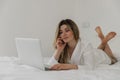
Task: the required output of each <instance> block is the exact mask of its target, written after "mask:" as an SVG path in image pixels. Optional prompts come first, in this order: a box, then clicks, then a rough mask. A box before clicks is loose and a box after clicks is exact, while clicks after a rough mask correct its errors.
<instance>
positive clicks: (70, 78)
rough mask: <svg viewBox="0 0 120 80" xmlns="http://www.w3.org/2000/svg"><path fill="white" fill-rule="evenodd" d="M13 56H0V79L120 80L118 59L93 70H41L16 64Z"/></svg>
mask: <svg viewBox="0 0 120 80" xmlns="http://www.w3.org/2000/svg"><path fill="white" fill-rule="evenodd" d="M16 59H17V58H14V57H1V58H0V80H120V61H119V62H117V63H116V64H114V65H100V66H96V69H95V70H83V69H81V70H62V71H42V70H40V69H37V68H34V67H31V66H28V65H19V64H16V62H15V61H16Z"/></svg>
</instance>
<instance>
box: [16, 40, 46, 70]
mask: <svg viewBox="0 0 120 80" xmlns="http://www.w3.org/2000/svg"><path fill="white" fill-rule="evenodd" d="M15 41H16V48H17V52H18V57H19V59H20V63H22V64H27V65H30V66H33V67H37V68H40V69H42V70H45V67H44V63H43V57H42V51H41V50H42V49H41V42H40V40H39V39H33V38H16V39H15Z"/></svg>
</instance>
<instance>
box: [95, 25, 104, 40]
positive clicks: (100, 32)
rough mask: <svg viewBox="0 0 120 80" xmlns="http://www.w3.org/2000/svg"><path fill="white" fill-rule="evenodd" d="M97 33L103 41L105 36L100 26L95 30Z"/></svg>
mask: <svg viewBox="0 0 120 80" xmlns="http://www.w3.org/2000/svg"><path fill="white" fill-rule="evenodd" d="M95 31H96V32H97V33H98V36H99V37H100V39H101V40H103V39H104V35H103V33H102V30H101V28H100V26H97V27H96V28H95Z"/></svg>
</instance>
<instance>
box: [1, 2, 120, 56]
mask: <svg viewBox="0 0 120 80" xmlns="http://www.w3.org/2000/svg"><path fill="white" fill-rule="evenodd" d="M119 5H120V0H0V56H17V51H16V47H15V40H14V39H15V38H16V37H32V38H40V39H41V42H42V49H43V53H44V56H51V55H52V54H53V52H54V49H53V40H54V36H55V30H56V27H57V24H58V23H59V21H60V20H62V19H66V18H70V19H72V20H74V21H75V22H76V23H77V25H78V26H79V29H80V34H81V36H82V37H84V38H85V39H87V40H88V41H90V42H92V43H93V46H95V47H96V46H97V45H98V44H99V42H100V40H99V39H98V38H97V34H96V32H95V30H94V29H95V27H96V26H97V25H100V26H102V29H103V32H104V33H105V34H107V33H108V32H109V31H116V32H117V36H116V38H117V39H113V40H111V43H110V45H112V48H114V49H113V50H115V51H119V47H120V46H119V44H120V43H119V40H120V38H119V37H120V28H119V27H120V22H119V21H120V15H119V14H120V6H119ZM113 42H115V43H113ZM116 46H117V47H116ZM119 52H120V51H119Z"/></svg>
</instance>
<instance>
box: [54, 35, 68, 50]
mask: <svg viewBox="0 0 120 80" xmlns="http://www.w3.org/2000/svg"><path fill="white" fill-rule="evenodd" d="M65 46H66V43H65V42H64V41H63V40H62V39H61V38H60V37H59V38H58V39H57V41H56V47H57V50H58V51H59V52H61V51H63V49H64V48H65Z"/></svg>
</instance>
